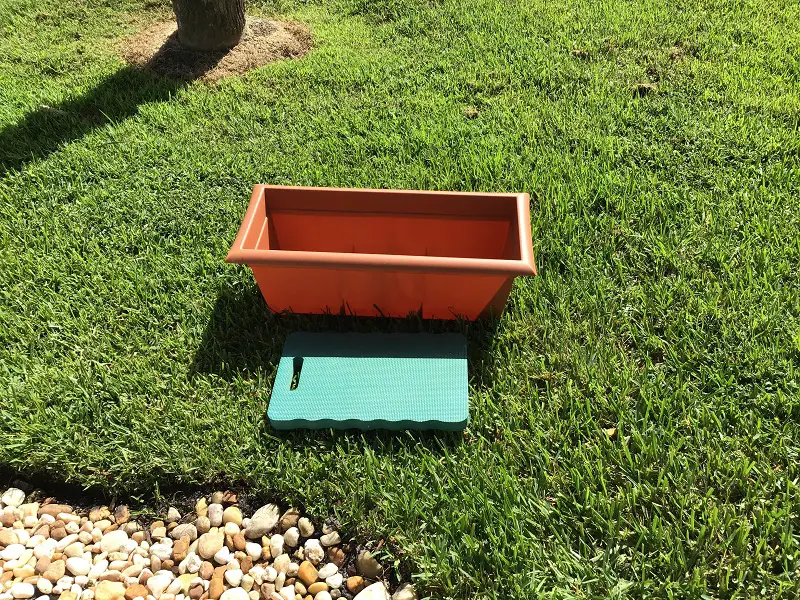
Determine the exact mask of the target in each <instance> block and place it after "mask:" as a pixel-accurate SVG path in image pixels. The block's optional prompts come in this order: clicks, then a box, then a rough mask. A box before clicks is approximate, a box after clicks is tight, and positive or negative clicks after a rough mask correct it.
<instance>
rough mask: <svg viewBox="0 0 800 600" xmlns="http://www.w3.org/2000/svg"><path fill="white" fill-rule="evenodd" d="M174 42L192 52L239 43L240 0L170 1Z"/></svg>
mask: <svg viewBox="0 0 800 600" xmlns="http://www.w3.org/2000/svg"><path fill="white" fill-rule="evenodd" d="M172 8H173V10H174V11H175V18H176V19H177V21H178V41H179V42H180V43H181V45H182V46H186V47H187V48H191V49H192V50H219V49H222V48H230V47H232V46H235V45H236V44H238V43H239V40H240V39H241V37H242V32H243V31H244V0H172Z"/></svg>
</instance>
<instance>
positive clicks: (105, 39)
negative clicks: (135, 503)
mask: <svg viewBox="0 0 800 600" xmlns="http://www.w3.org/2000/svg"><path fill="white" fill-rule="evenodd" d="M164 8H166V7H162V6H158V7H154V6H151V7H149V8H147V7H145V6H143V5H141V4H138V3H136V2H128V3H123V4H122V5H120V4H118V3H114V4H112V3H106V2H92V3H88V4H86V3H73V2H63V3H51V2H44V3H43V2H33V1H32V0H31V1H27V2H14V3H10V2H6V1H2V0H0V27H2V31H3V35H2V37H0V57H1V58H0V64H2V67H1V68H0V140H3V144H2V145H0V162H2V164H3V165H4V168H3V174H2V175H0V281H2V282H3V285H2V286H0V295H1V296H0V297H1V298H2V300H1V301H0V389H2V390H3V400H2V410H1V411H0V460H2V462H3V464H4V465H6V466H8V467H11V468H17V469H24V470H39V471H43V472H46V473H49V474H51V475H52V476H54V477H56V478H59V479H63V480H66V481H69V482H74V483H78V484H81V485H87V486H89V485H92V486H99V487H100V488H101V489H105V490H108V491H109V492H110V493H119V494H124V495H138V496H142V497H145V498H146V497H150V496H152V495H153V494H157V493H158V490H159V489H160V487H165V486H173V485H180V484H182V483H186V484H189V483H192V484H194V483H201V482H204V481H209V480H217V481H225V480H226V479H227V480H231V481H234V480H235V481H246V482H249V483H250V484H251V485H252V486H253V487H254V488H255V489H257V490H258V491H259V492H262V493H270V494H275V495H278V496H281V497H284V498H286V500H287V501H297V502H302V503H303V504H304V505H305V506H307V507H308V508H309V509H310V510H311V511H312V512H315V513H316V514H319V515H324V514H327V513H328V512H329V511H330V510H333V511H335V512H336V513H337V516H338V517H339V518H340V519H341V520H342V522H343V523H344V524H345V525H346V526H347V528H348V529H349V530H350V531H351V532H354V533H356V534H358V535H360V536H364V537H383V538H386V539H387V540H391V542H392V543H391V544H389V545H388V553H389V559H390V560H397V561H404V563H405V564H408V565H410V566H411V567H412V570H413V572H415V573H416V574H417V575H418V580H419V584H420V585H419V587H420V589H421V590H424V591H425V592H426V593H428V594H430V595H431V596H433V597H437V598H439V597H442V598H472V597H478V598H509V597H513V598H530V597H537V596H542V597H552V598H571V597H579V598H605V597H616V596H620V595H625V594H627V595H628V596H630V597H645V596H646V597H659V598H684V597H691V598H695V597H699V596H700V595H701V594H706V595H708V596H709V597H713V598H717V597H719V598H733V597H737V598H738V597H757V596H764V597H771V598H776V597H785V598H794V597H796V596H797V595H798V593H800V588H798V587H797V586H798V584H797V581H798V578H797V569H798V568H800V548H799V547H798V533H797V532H798V526H800V522H798V515H800V494H799V492H798V486H797V477H798V472H797V466H796V465H797V458H798V449H800V442H798V440H800V431H798V417H799V416H800V401H799V400H798V384H799V383H800V377H799V376H798V365H800V302H798V298H799V297H800V289H798V288H800V285H799V283H800V282H799V280H798V276H797V264H798V261H799V260H800V235H798V231H800V161H799V160H798V158H799V156H800V155H799V152H800V136H798V120H799V117H800V85H799V84H798V76H799V75H800V71H798V65H799V64H800V63H798V60H799V58H800V35H798V33H797V29H796V27H794V25H793V24H794V23H796V22H797V21H798V18H800V9H798V6H797V4H796V3H790V2H774V3H768V4H766V5H765V4H763V3H746V2H739V3H730V2H713V1H704V2H701V3H699V4H698V3H691V4H690V3H684V2H679V3H664V2H657V1H654V0H636V1H629V2H618V3H613V4H602V3H599V4H598V3H577V4H576V3H572V4H566V3H562V4H558V3H555V4H554V3H547V2H536V1H534V2H525V3H523V2H511V3H509V2H503V3H500V2H493V1H491V0H463V1H460V2H456V1H455V0H440V1H438V2H422V1H416V0H402V1H392V0H383V1H381V2H363V1H361V0H336V1H331V2H318V3H309V4H306V3H301V2H292V1H287V2H282V3H275V4H255V5H253V6H251V8H252V10H253V11H254V12H263V13H265V14H271V13H275V12H280V13H281V14H283V15H284V16H288V17H293V18H298V19H300V20H303V21H306V22H308V23H309V24H310V26H311V28H312V31H313V33H314V36H315V40H316V48H315V50H314V51H313V52H312V53H311V54H310V55H308V56H306V57H305V58H303V59H302V60H299V61H294V62H284V63H278V64H275V65H272V66H269V67H267V68H264V69H261V70H258V71H256V72H254V73H252V74H250V75H249V76H248V77H246V78H242V79H233V80H229V81H224V82H221V83H220V84H218V85H216V86H213V87H206V86H203V85H200V84H190V85H188V86H185V87H171V84H169V83H168V82H154V83H153V87H146V86H145V87H138V86H136V85H134V84H132V81H131V80H130V79H128V78H126V77H127V76H126V75H125V73H126V70H125V67H124V66H123V65H122V64H121V63H120V61H119V60H118V59H117V58H115V55H114V52H113V44H114V43H116V42H115V40H117V39H118V38H119V37H121V36H123V35H124V34H127V33H131V32H132V31H133V30H134V29H135V27H136V26H137V24H139V23H144V22H146V20H147V19H148V15H153V14H154V11H157V12H158V14H159V15H160V14H162V12H163V10H164ZM639 83H651V84H653V85H654V90H653V91H652V92H651V93H649V94H647V95H645V96H644V97H635V95H634V93H633V90H634V89H635V86H636V85H637V84H639ZM148 90H149V91H148ZM151 92H152V93H151ZM109 103H110V104H111V107H110V109H109ZM43 104H44V105H47V106H48V107H51V108H55V109H56V110H57V111H61V112H62V113H65V114H63V115H62V114H60V113H55V115H56V117H57V119H56V120H55V121H53V120H51V119H50V117H48V118H47V119H44V120H43V119H40V118H39V116H41V115H45V116H47V115H50V114H51V113H52V111H50V110H49V109H46V108H42V105H43ZM82 109H86V110H88V111H89V113H90V116H92V115H93V116H92V118H91V119H90V120H89V121H88V123H89V124H88V125H85V123H86V119H85V115H83V113H84V112H85V111H84V110H82ZM37 115H39V116H37ZM98 115H99V117H98ZM95 117H97V118H95ZM60 118H64V119H66V120H65V121H60V120H58V119H60ZM29 123H34V124H36V125H37V126H36V127H29V126H27V124H29ZM64 123H66V125H64ZM76 124H77V125H76ZM256 182H264V183H283V184H296V185H337V186H368V187H397V188H422V189H459V190H471V189H476V190H486V191H503V190H506V191H527V192H529V193H530V194H531V196H532V198H533V203H532V218H533V223H532V227H533V235H534V240H535V246H536V248H535V249H536V252H537V256H538V261H539V267H540V273H541V276H540V277H539V278H537V279H532V280H524V281H522V280H520V281H518V282H517V284H516V285H515V288H514V291H513V293H512V297H511V299H510V304H509V310H508V311H507V313H506V314H505V315H504V316H503V317H502V319H500V320H499V321H498V322H496V323H492V324H489V325H485V324H482V325H477V326H473V325H469V326H467V325H457V327H463V328H464V330H465V331H466V332H467V334H468V336H469V339H470V349H471V354H470V372H471V398H470V401H471V418H472V422H471V424H470V427H469V428H468V430H467V431H466V432H465V434H464V435H463V436H437V435H434V434H425V435H419V434H399V435H389V434H382V433H377V434H376V433H373V434H364V435H362V434H355V433H336V434H332V433H325V432H318V433H314V434H306V433H295V434H290V435H280V436H279V435H276V433H275V432H273V431H272V430H271V429H270V428H269V425H268V424H267V423H266V422H265V413H266V404H267V400H268V397H269V389H270V385H271V381H272V377H273V376H274V373H275V369H276V364H277V363H276V359H277V357H278V355H279V351H280V346H281V343H282V340H283V338H284V337H285V335H286V333H287V331H288V330H291V329H293V328H298V327H304V326H305V325H304V323H303V322H302V321H300V322H298V321H290V322H289V323H287V322H286V321H282V320H276V319H273V318H272V317H270V316H269V315H268V314H267V313H266V311H265V309H264V307H263V304H261V303H260V301H259V300H258V296H257V292H256V290H255V285H254V283H253V280H252V277H251V275H250V273H249V272H248V271H247V270H246V269H243V268H238V267H233V266H230V265H224V264H223V263H222V258H223V257H224V255H225V252H226V251H227V248H228V246H229V244H230V243H231V241H232V239H233V237H234V235H235V232H236V229H237V226H238V223H239V220H240V219H241V216H242V214H243V213H244V209H245V206H246V203H247V200H248V198H249V190H250V188H251V186H252V184H254V183H256ZM310 323H311V325H310V326H311V327H313V328H315V329H325V328H337V329H338V328H364V327H378V328H383V329H392V328H394V327H401V328H405V329H411V330H414V329H415V328H417V329H422V330H427V329H429V328H431V327H433V328H436V327H438V325H436V324H429V323H421V324H420V323H413V322H411V323H398V322H390V323H385V322H377V323H376V322H370V323H369V324H359V323H352V322H340V321H335V320H334V322H331V321H328V320H326V319H312V320H311V321H310ZM237 340H238V342H237ZM612 429H616V432H615V433H614V434H613V436H610V437H609V435H608V434H607V433H606V432H605V431H604V430H609V431H611V430H612Z"/></svg>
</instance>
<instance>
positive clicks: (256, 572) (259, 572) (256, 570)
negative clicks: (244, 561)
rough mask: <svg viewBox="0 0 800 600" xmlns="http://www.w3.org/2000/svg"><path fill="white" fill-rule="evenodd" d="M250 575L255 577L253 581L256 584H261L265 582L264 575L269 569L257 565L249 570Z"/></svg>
mask: <svg viewBox="0 0 800 600" xmlns="http://www.w3.org/2000/svg"><path fill="white" fill-rule="evenodd" d="M247 574H248V575H250V577H252V578H253V582H254V583H255V584H256V585H261V584H262V583H264V576H265V575H266V574H267V570H266V569H265V568H264V567H262V566H261V565H256V566H255V567H253V568H252V569H250V570H249V571H248V572H247Z"/></svg>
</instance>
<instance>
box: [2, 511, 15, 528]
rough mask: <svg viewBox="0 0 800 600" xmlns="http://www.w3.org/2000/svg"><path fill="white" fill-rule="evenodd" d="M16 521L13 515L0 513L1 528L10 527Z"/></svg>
mask: <svg viewBox="0 0 800 600" xmlns="http://www.w3.org/2000/svg"><path fill="white" fill-rule="evenodd" d="M16 520H17V519H16V517H14V515H13V513H7V512H0V525H2V526H3V527H11V526H12V525H13V524H14V521H16Z"/></svg>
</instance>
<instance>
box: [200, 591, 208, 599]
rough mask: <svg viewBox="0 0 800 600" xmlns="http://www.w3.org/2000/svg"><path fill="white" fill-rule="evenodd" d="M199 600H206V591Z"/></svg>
mask: <svg viewBox="0 0 800 600" xmlns="http://www.w3.org/2000/svg"><path fill="white" fill-rule="evenodd" d="M200 600H208V590H206V591H205V592H203V595H202V596H200Z"/></svg>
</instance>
